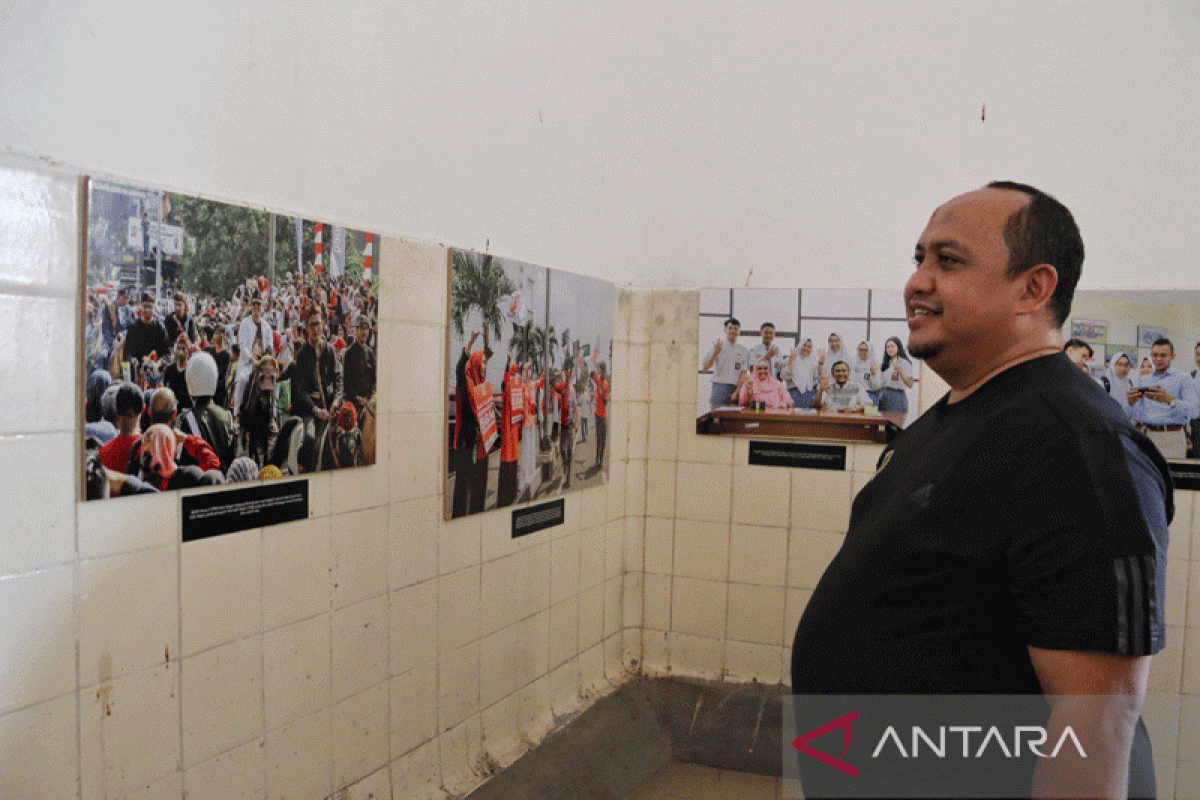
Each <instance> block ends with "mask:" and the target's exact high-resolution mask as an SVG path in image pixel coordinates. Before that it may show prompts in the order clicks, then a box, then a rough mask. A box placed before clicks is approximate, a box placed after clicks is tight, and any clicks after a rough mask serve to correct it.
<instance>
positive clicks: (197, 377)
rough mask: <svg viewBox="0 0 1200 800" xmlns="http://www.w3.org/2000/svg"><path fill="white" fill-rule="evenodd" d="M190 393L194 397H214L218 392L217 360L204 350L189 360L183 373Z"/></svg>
mask: <svg viewBox="0 0 1200 800" xmlns="http://www.w3.org/2000/svg"><path fill="white" fill-rule="evenodd" d="M183 376H184V380H185V381H186V382H187V390H188V394H190V395H191V396H192V397H212V396H213V395H214V394H216V392H217V362H216V359H214V358H213V357H212V355H211V354H210V353H205V352H203V351H201V352H199V353H197V354H196V355H194V356H192V357H191V358H190V359H189V360H188V364H187V370H186V371H185V372H184V374H183Z"/></svg>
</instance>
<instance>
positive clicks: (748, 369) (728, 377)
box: [701, 317, 915, 415]
mask: <svg viewBox="0 0 1200 800" xmlns="http://www.w3.org/2000/svg"><path fill="white" fill-rule="evenodd" d="M740 335H741V322H739V321H738V320H737V319H736V318H734V317H730V318H729V319H727V320H725V338H724V339H718V340H716V341H715V342H713V344H712V347H710V348H709V350H708V352H707V353H706V354H705V356H704V362H703V366H702V367H701V369H702V370H703V371H708V370H712V390H711V392H710V395H709V405H710V406H711V408H713V409H716V408H720V407H722V406H730V405H736V406H741V407H747V406H756V407H761V408H762V409H764V410H766V411H778V410H787V409H792V408H796V409H818V410H823V411H828V412H831V413H851V414H853V413H864V412H865V411H866V410H868V409H869V408H872V407H873V408H877V409H878V410H879V411H881V412H888V411H890V412H896V413H900V414H905V415H907V413H908V394H907V390H908V389H910V388H911V387H912V386H913V384H914V382H915V378H914V375H913V372H914V371H913V363H912V359H910V358H909V356H908V353H907V352H906V351H905V349H904V343H903V342H902V341H900V339H899V338H897V337H895V336H893V337H890V338H889V339H888V340H887V342H886V343H885V344H884V354H883V358H882V360H880V359H878V358H876V357H875V354H874V351H873V348H872V347H871V344H870V343H869V342H865V341H864V342H860V343H859V345H858V347H857V348H856V350H855V352H854V353H853V354H850V353H848V352H846V349H845V348H844V347H843V344H842V338H841V337H840V336H839V335H838V334H836V333H833V334H830V336H829V341H828V347H820V348H818V349H816V350H814V348H813V341H812V339H804V340H803V341H801V342H800V343H799V344H797V345H796V346H795V347H791V348H788V347H786V346H781V345H780V344H779V342H778V340H777V339H776V338H775V325H774V324H772V323H770V322H764V323H763V324H762V325H761V326H760V327H759V337H760V339H759V342H758V343H757V344H755V345H754V347H752V348H749V349H747V348H746V347H745V346H743V345H741V344H739V343H738V337H739V336H740Z"/></svg>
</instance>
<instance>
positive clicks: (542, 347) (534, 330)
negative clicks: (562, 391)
mask: <svg viewBox="0 0 1200 800" xmlns="http://www.w3.org/2000/svg"><path fill="white" fill-rule="evenodd" d="M512 349H513V352H514V354H515V355H516V358H517V361H519V362H521V363H525V362H532V363H534V364H536V365H539V366H540V365H541V363H542V356H544V355H545V354H546V330H545V329H544V328H539V327H538V326H536V325H534V324H533V320H530V321H529V322H526V323H525V324H524V325H517V326H516V327H514V328H513V338H512Z"/></svg>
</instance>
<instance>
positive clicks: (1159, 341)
mask: <svg viewBox="0 0 1200 800" xmlns="http://www.w3.org/2000/svg"><path fill="white" fill-rule="evenodd" d="M1160 344H1165V345H1166V346H1167V347H1169V348H1171V353H1172V354H1174V353H1175V345H1173V344H1171V340H1170V339H1168V338H1167V337H1165V336H1160V337H1158V338H1157V339H1155V340H1154V344H1152V345H1150V346H1151V347H1158V346H1159V345H1160Z"/></svg>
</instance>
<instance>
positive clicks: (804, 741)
mask: <svg viewBox="0 0 1200 800" xmlns="http://www.w3.org/2000/svg"><path fill="white" fill-rule="evenodd" d="M856 719H858V712H857V711H851V712H850V713H849V714H846V715H844V716H841V717H838V718H837V719H835V720H831V721H830V722H826V723H825V724H824V725H822V726H821V727H819V728H813V729H812V730H811V731H809V732H808V733H805V734H801V735H800V736H797V737H796V738H795V739H793V740H792V747H794V748H796V749H797V750H799V751H800V752H801V753H804V754H805V755H806V756H811V757H812V758H815V759H816V760H817V761H820V762H821V763H823V764H828V765H829V766H831V767H833V768H834V769H836V770H840V771H842V772H844V773H846V774H847V775H849V776H850V777H852V778H857V777H858V768H857V767H853V766H851V765H849V764H847V763H846V762H845V761H842V760H841V759H840V758H834V757H833V756H831V755H829V754H828V753H822V752H821V751H820V750H818V749H816V748H815V747H812V746H810V745H809V744H808V743H809V742H811V741H812V740H813V739H819V738H820V737H822V736H824V735H825V734H827V733H829V732H830V731H834V730H837V729H838V728H841V729H842V737H843V744H842V756H843V757H844V756H845V755H846V751H847V750H849V749H850V723H851V722H854V720H856Z"/></svg>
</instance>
